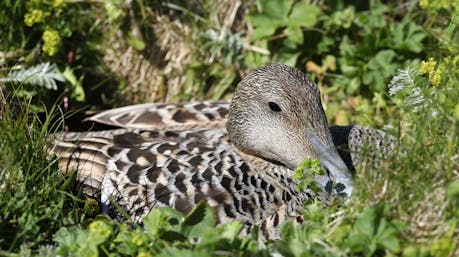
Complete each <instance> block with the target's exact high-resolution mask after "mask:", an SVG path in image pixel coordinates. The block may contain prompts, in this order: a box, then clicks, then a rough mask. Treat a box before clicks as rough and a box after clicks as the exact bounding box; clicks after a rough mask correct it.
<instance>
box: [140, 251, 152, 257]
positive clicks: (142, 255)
mask: <svg viewBox="0 0 459 257" xmlns="http://www.w3.org/2000/svg"><path fill="white" fill-rule="evenodd" d="M137 257H151V254H149V253H146V252H140V253H139V254H137Z"/></svg>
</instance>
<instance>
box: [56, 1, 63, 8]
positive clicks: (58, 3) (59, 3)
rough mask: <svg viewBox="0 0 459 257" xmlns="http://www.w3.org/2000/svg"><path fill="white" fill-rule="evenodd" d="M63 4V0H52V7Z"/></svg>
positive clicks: (59, 6) (58, 6)
mask: <svg viewBox="0 0 459 257" xmlns="http://www.w3.org/2000/svg"><path fill="white" fill-rule="evenodd" d="M64 4H65V2H64V0H54V2H53V7H54V8H61V7H63V6H64Z"/></svg>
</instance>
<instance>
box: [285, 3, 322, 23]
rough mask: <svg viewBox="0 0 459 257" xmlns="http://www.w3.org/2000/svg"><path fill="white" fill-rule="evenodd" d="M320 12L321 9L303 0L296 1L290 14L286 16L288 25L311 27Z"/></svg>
mask: <svg viewBox="0 0 459 257" xmlns="http://www.w3.org/2000/svg"><path fill="white" fill-rule="evenodd" d="M321 13H322V10H321V9H320V8H319V7H317V6H315V5H312V4H309V3H307V2H305V1H301V2H298V3H296V4H295V5H294V6H293V8H292V12H291V13H290V16H289V17H288V22H287V24H288V26H289V27H290V26H294V27H300V26H302V27H307V28H312V27H314V26H315V25H316V24H317V21H318V17H319V15H320V14H321Z"/></svg>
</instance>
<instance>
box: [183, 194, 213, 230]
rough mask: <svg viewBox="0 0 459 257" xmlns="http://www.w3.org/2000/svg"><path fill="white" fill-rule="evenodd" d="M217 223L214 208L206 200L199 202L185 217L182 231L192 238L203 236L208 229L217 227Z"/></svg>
mask: <svg viewBox="0 0 459 257" xmlns="http://www.w3.org/2000/svg"><path fill="white" fill-rule="evenodd" d="M216 223H217V221H216V219H215V214H214V212H213V209H212V208H211V207H210V206H209V205H208V204H206V203H205V202H199V203H198V205H196V207H195V208H194V209H193V210H192V211H191V212H190V213H189V214H188V215H187V216H186V217H185V220H184V221H183V223H182V228H181V231H182V233H183V234H184V235H185V236H186V237H188V238H189V239H192V238H194V237H198V236H201V235H202V234H203V233H204V231H206V230H207V229H209V228H213V227H215V225H216Z"/></svg>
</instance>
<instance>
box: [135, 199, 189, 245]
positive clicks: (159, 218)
mask: <svg viewBox="0 0 459 257" xmlns="http://www.w3.org/2000/svg"><path fill="white" fill-rule="evenodd" d="M182 219H183V215H182V213H181V212H179V211H177V210H175V209H173V208H169V207H163V208H158V209H154V210H152V211H151V212H150V213H149V214H148V215H147V216H146V217H145V218H144V219H143V223H144V226H145V232H146V234H147V235H148V236H149V237H150V238H152V239H154V240H155V239H158V238H159V237H160V236H161V233H160V232H162V231H165V230H173V229H177V228H174V227H177V225H178V224H179V223H180V221H182Z"/></svg>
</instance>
